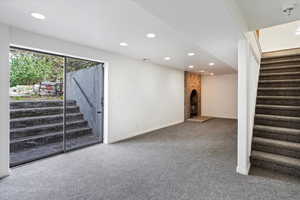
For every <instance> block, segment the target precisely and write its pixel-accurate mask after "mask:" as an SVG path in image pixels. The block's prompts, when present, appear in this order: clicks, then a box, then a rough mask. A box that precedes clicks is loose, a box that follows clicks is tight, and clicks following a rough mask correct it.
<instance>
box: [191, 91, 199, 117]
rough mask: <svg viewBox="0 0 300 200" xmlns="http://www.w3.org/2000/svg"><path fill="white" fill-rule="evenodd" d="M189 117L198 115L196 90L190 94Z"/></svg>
mask: <svg viewBox="0 0 300 200" xmlns="http://www.w3.org/2000/svg"><path fill="white" fill-rule="evenodd" d="M190 104H191V106H190V108H191V111H190V117H191V118H192V117H195V116H197V115H198V92H197V90H193V91H192V92H191V96H190Z"/></svg>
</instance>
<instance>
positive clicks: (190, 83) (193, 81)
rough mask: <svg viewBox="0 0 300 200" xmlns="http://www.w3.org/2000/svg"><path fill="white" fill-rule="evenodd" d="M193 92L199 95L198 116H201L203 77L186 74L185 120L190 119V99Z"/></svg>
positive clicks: (195, 74)
mask: <svg viewBox="0 0 300 200" xmlns="http://www.w3.org/2000/svg"><path fill="white" fill-rule="evenodd" d="M193 90H196V91H197V94H198V115H201V75H200V74H197V73H192V72H184V119H185V120H186V119H188V118H190V111H191V104H190V97H191V93H192V91H193Z"/></svg>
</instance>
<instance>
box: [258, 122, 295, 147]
mask: <svg viewBox="0 0 300 200" xmlns="http://www.w3.org/2000/svg"><path fill="white" fill-rule="evenodd" d="M253 136H254V137H263V138H270V139H277V140H283V141H290V142H298V143H299V142H300V130H299V129H291V128H281V127H274V126H265V125H254V127H253Z"/></svg>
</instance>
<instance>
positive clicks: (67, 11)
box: [0, 0, 300, 74]
mask: <svg viewBox="0 0 300 200" xmlns="http://www.w3.org/2000/svg"><path fill="white" fill-rule="evenodd" d="M280 1H281V0H278V1H274V0H251V1H250V0H236V2H238V4H236V2H235V0H188V1H183V0H151V1H150V0H84V1H83V0H63V1H62V0H43V1H41V0H26V1H24V0H1V1H0V22H3V23H6V24H10V25H12V26H15V27H18V28H21V29H24V30H27V31H31V32H35V33H39V34H43V35H47V36H52V37H55V38H59V39H63V40H67V41H71V42H75V43H78V44H82V45H87V46H91V47H95V48H99V49H104V50H108V51H112V52H116V53H120V54H123V55H126V56H129V57H132V58H135V59H140V60H141V59H143V58H149V59H150V61H151V62H153V63H156V64H160V65H164V66H170V67H175V68H178V69H187V66H189V65H194V66H195V67H196V70H206V71H209V72H214V73H216V74H225V73H232V72H234V71H235V69H236V68H237V41H238V39H239V37H240V35H241V32H242V31H245V30H247V25H246V23H245V21H244V20H246V21H247V23H248V25H249V27H250V28H251V29H253V30H254V29H257V28H261V27H267V26H271V25H274V24H280V23H283V22H287V21H293V20H294V19H295V18H299V17H300V12H296V14H295V16H292V17H289V18H286V17H285V16H284V15H281V13H280V10H281V4H280ZM282 1H283V0H282ZM285 1H288V0H285ZM299 1H300V0H299ZM299 5H300V3H299ZM32 12H38V13H42V14H44V15H45V16H46V19H45V20H43V21H40V20H36V19H34V18H32V17H31V16H30V14H31V13H32ZM278 13H279V14H278ZM242 16H243V17H242ZM149 32H153V33H155V34H156V35H157V38H155V39H148V38H146V37H145V35H146V34H147V33H149ZM120 42H127V43H128V44H129V46H128V47H120V46H119V43H120ZM188 52H194V53H196V55H195V56H193V57H188V56H187V53H188ZM165 56H169V57H171V58H172V59H171V60H170V61H165V60H164V59H163V58H164V57H165ZM209 62H214V63H216V65H215V66H213V67H210V66H208V63H209Z"/></svg>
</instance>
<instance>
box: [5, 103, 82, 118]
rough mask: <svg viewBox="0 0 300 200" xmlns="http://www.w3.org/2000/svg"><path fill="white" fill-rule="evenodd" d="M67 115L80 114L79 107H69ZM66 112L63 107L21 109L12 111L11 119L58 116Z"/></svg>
mask: <svg viewBox="0 0 300 200" xmlns="http://www.w3.org/2000/svg"><path fill="white" fill-rule="evenodd" d="M66 110H67V113H78V112H79V111H80V110H79V106H67V109H66ZM63 112H64V108H63V107H41V108H20V109H12V110H11V111H10V118H11V119H15V118H24V117H34V116H45V115H57V114H62V113H63Z"/></svg>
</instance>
